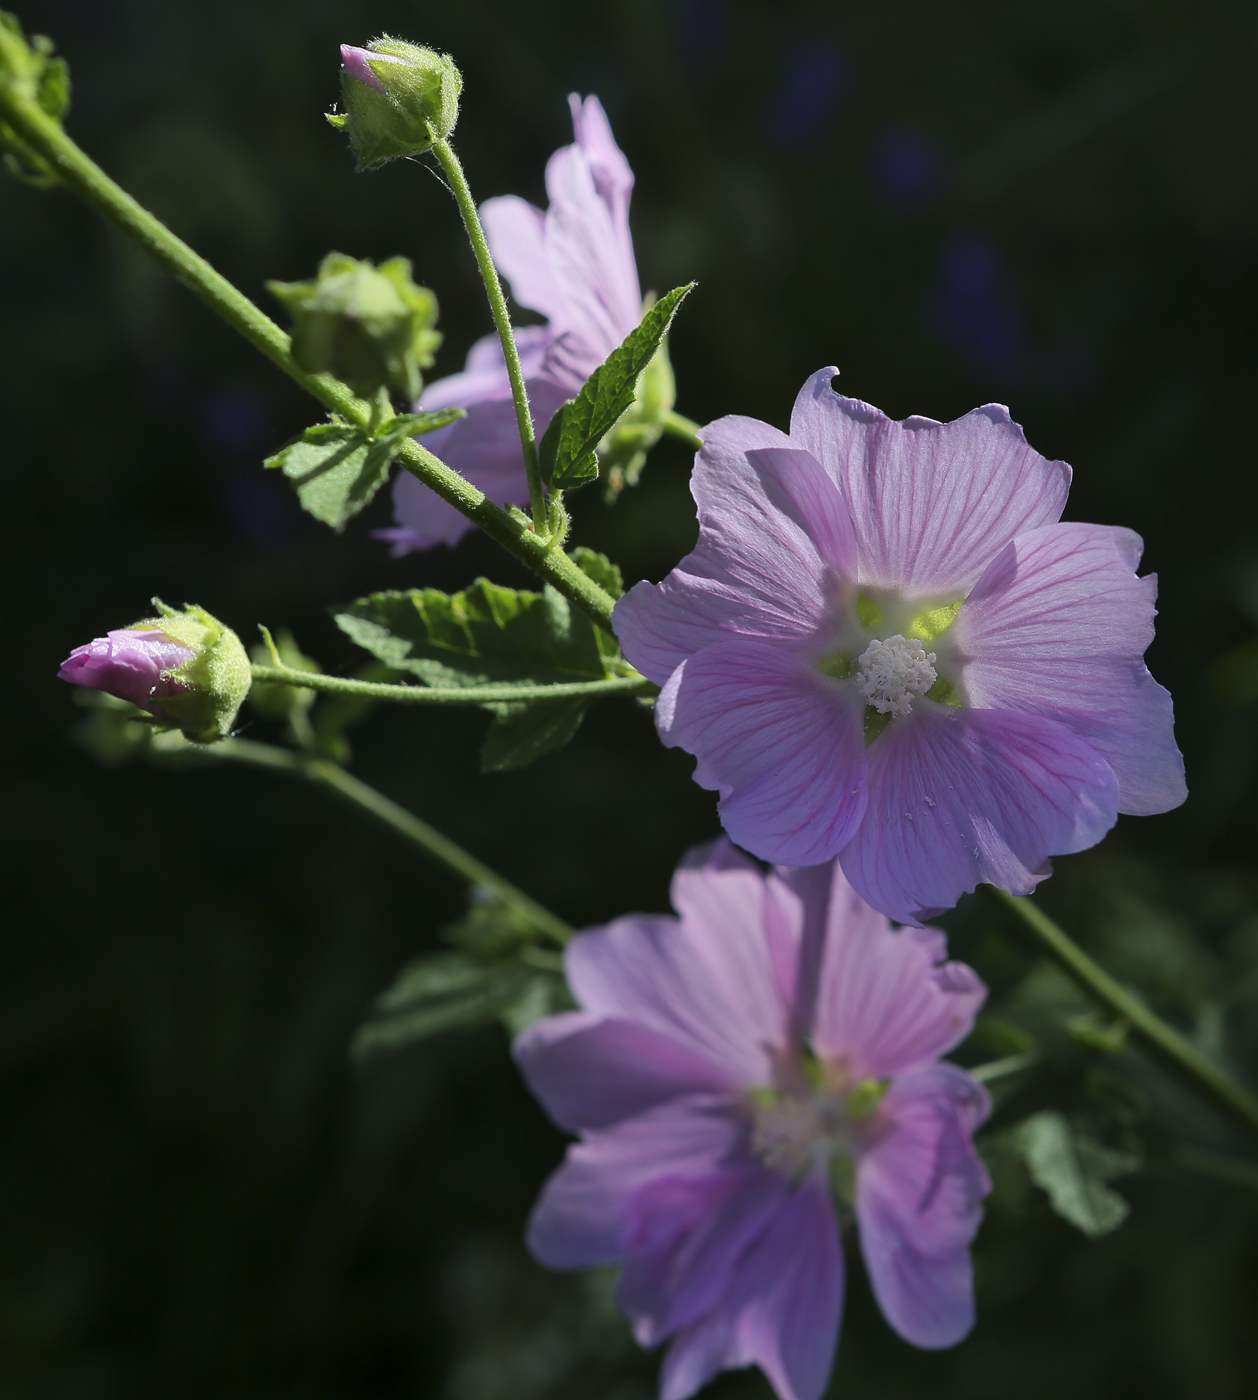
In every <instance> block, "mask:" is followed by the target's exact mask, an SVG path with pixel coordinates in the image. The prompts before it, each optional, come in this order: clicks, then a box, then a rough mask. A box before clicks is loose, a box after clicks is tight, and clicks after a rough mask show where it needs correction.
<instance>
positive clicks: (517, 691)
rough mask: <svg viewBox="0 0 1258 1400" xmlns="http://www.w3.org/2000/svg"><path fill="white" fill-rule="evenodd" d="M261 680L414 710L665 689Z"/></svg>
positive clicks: (286, 671)
mask: <svg viewBox="0 0 1258 1400" xmlns="http://www.w3.org/2000/svg"><path fill="white" fill-rule="evenodd" d="M252 671H253V679H254V680H255V681H266V682H267V683H269V684H272V685H293V686H299V687H301V689H303V690H320V691H324V692H326V693H327V694H329V695H361V696H364V697H365V698H367V699H370V700H397V701H401V702H402V703H403V704H410V705H499V704H510V703H511V702H513V701H519V700H561V699H567V698H568V697H569V696H574V695H590V696H600V695H630V696H632V695H652V694H658V693H659V687H658V686H656V685H655V684H653V683H652V682H651V681H649V680H647V679H646V677H645V676H625V677H623V678H620V679H617V680H609V681H561V682H559V683H558V684H556V685H476V686H465V687H458V686H440V687H438V686H427V685H388V684H385V683H383V682H379V681H359V680H354V679H352V678H351V677H348V676H325V675H323V674H322V673H321V672H318V671H295V670H293V669H292V668H291V667H288V666H254V667H253V668H252Z"/></svg>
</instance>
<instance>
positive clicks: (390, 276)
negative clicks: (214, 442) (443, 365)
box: [267, 253, 441, 399]
mask: <svg viewBox="0 0 1258 1400" xmlns="http://www.w3.org/2000/svg"><path fill="white" fill-rule="evenodd" d="M267 287H268V289H269V290H270V291H271V292H272V293H273V294H274V295H275V296H277V297H278V298H279V299H280V300H281V301H282V302H283V303H284V304H285V305H286V306H287V307H288V309H289V311H290V312H291V313H292V316H293V359H294V360H296V361H297V363H298V365H299V366H300V367H301V368H302V369H304V370H305V371H306V372H307V373H308V374H323V373H325V372H326V373H329V374H334V375H336V377H337V378H338V379H340V380H343V381H344V382H345V383H346V384H348V385H349V387H350V388H351V389H352V390H353V391H354V392H355V393H356V394H358V395H359V396H360V397H362V398H370V397H371V396H372V395H373V394H374V393H375V392H376V391H377V390H378V389H381V388H385V387H387V388H391V389H398V390H400V391H401V392H402V393H403V394H405V395H406V396H407V397H408V398H411V399H415V398H418V397H419V391H420V389H421V388H422V387H423V382H424V381H423V377H422V376H421V374H420V370H421V369H426V368H427V367H428V366H429V365H430V364H432V357H433V352H434V351H435V350H436V348H437V346H439V345H440V344H441V332H440V331H438V330H436V329H435V326H436V324H437V298H436V296H435V295H434V294H433V293H432V292H430V291H429V290H428V288H427V287H418V286H416V285H415V283H414V282H412V281H411V265H410V262H409V261H408V259H406V258H390V259H389V261H388V262H385V263H381V264H380V266H379V267H375V266H373V264H372V263H370V262H367V261H363V262H360V261H359V260H358V259H357V258H350V257H346V255H345V254H344V253H329V254H328V255H327V257H326V258H324V260H323V262H322V263H321V264H320V265H319V275H318V276H317V277H316V278H315V279H314V280H313V281H312V282H268V283H267Z"/></svg>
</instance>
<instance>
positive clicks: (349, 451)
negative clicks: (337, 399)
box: [262, 408, 465, 531]
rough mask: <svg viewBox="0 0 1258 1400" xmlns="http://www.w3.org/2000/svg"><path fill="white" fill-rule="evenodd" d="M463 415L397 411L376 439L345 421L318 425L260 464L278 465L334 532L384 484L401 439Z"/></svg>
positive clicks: (452, 410) (453, 411)
mask: <svg viewBox="0 0 1258 1400" xmlns="http://www.w3.org/2000/svg"><path fill="white" fill-rule="evenodd" d="M464 416H465V411H464V410H463V409H461V408H443V409H439V410H438V411H437V412H435V413H402V414H398V415H397V417H395V418H391V419H389V421H388V422H387V423H386V424H385V425H384V428H383V429H382V430H381V431H380V432H378V433H377V434H376V436H375V437H371V436H369V435H368V434H367V432H366V431H364V429H362V428H357V427H353V426H351V425H350V424H347V423H340V422H334V423H318V424H316V425H315V426H314V427H312V428H307V429H306V430H305V431H304V432H303V433H301V434H300V435H299V436H298V437H296V438H294V439H293V440H292V442H290V443H288V444H287V446H285V447H282V448H281V449H280V450H279V451H278V452H276V453H274V454H273V455H272V456H270V457H268V458H267V459H266V461H265V462H263V464H262V465H263V466H264V467H278V468H279V469H280V470H281V471H282V472H283V473H284V475H285V476H286V477H288V479H289V480H290V481H291V482H292V483H293V485H294V486H295V487H296V488H297V498H298V500H300V502H301V504H302V508H303V509H305V510H307V511H309V513H310V514H311V515H313V516H314V517H315V519H316V520H322V521H323V523H324V524H325V525H330V526H331V527H332V528H333V529H334V530H338V531H339V530H343V529H344V528H345V526H346V524H347V523H348V522H349V521H350V520H352V519H353V517H354V516H355V515H357V514H358V512H359V511H360V510H362V509H363V507H364V506H366V505H367V504H368V503H369V502H370V501H371V499H372V497H373V496H374V495H375V494H376V492H377V491H378V490H379V489H380V487H381V486H382V485H383V484H384V481H385V479H386V477H387V476H388V474H389V467H390V466H391V465H392V463H393V458H394V457H395V456H396V455H397V450H398V448H399V447H400V446H401V445H402V442H403V441H404V440H405V439H406V438H408V437H416V436H418V435H419V434H421V433H429V432H432V431H433V430H434V429H435V428H443V427H445V426H446V424H447V423H453V422H455V421H456V420H457V419H459V418H462V417H464Z"/></svg>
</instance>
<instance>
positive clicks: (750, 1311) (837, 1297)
mask: <svg viewBox="0 0 1258 1400" xmlns="http://www.w3.org/2000/svg"><path fill="white" fill-rule="evenodd" d="M838 1236H839V1232H838V1227H837V1225H836V1223H835V1219H834V1209H833V1207H832V1206H831V1204H830V1197H829V1192H828V1190H827V1188H826V1186H825V1183H824V1181H823V1180H821V1179H819V1177H818V1176H816V1175H814V1176H810V1177H809V1178H808V1179H807V1180H805V1181H804V1182H803V1183H801V1185H800V1186H799V1187H798V1188H797V1189H796V1190H795V1191H794V1192H793V1193H792V1194H791V1195H790V1196H789V1197H788V1198H787V1200H786V1201H785V1203H784V1204H783V1205H782V1208H781V1209H780V1210H779V1211H778V1213H777V1214H776V1216H775V1217H774V1218H773V1220H772V1222H771V1223H770V1224H769V1226H768V1228H767V1229H766V1230H765V1231H764V1233H763V1234H762V1235H761V1236H760V1238H759V1239H758V1240H757V1241H756V1242H755V1243H754V1244H753V1245H752V1246H751V1247H750V1248H749V1249H748V1250H747V1251H746V1252H745V1253H744V1254H743V1256H742V1258H741V1259H740V1260H739V1262H738V1264H737V1266H736V1268H735V1269H734V1272H733V1274H732V1277H731V1279H730V1283H729V1287H728V1290H727V1292H726V1294H725V1297H724V1298H723V1299H722V1300H721V1302H720V1303H719V1304H718V1306H717V1307H715V1308H714V1309H713V1310H712V1312H711V1313H709V1314H708V1316H707V1317H705V1318H703V1319H702V1320H700V1321H698V1322H696V1323H695V1324H694V1325H693V1326H691V1327H688V1328H686V1329H685V1330H684V1331H683V1332H681V1333H680V1334H679V1335H678V1337H677V1340H676V1341H675V1342H674V1343H673V1345H672V1346H671V1347H670V1348H669V1351H668V1356H667V1357H666V1358H665V1361H664V1367H663V1371H662V1373H661V1376H660V1397H661V1400H688V1397H689V1396H691V1395H693V1394H694V1393H695V1391H697V1390H698V1389H699V1388H700V1387H701V1386H703V1385H705V1384H706V1383H707V1382H708V1381H709V1380H711V1379H712V1377H713V1376H714V1375H716V1373H717V1372H718V1371H722V1370H730V1369H733V1368H735V1367H740V1366H752V1365H756V1366H759V1367H760V1369H761V1370H762V1371H763V1372H764V1374H765V1375H766V1376H767V1377H768V1379H769V1381H770V1383H771V1384H772V1386H773V1388H774V1390H775V1391H776V1392H777V1394H778V1397H779V1400H820V1396H821V1395H822V1394H823V1393H824V1391H825V1388H826V1383H827V1381H828V1380H829V1377H830V1368H831V1366H832V1365H833V1364H834V1351H835V1346H836V1345H837V1343H838V1335H839V1315H840V1313H841V1311H842V1306H843V1257H842V1254H841V1252H840V1249H839V1237H838Z"/></svg>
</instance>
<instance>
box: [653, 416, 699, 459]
mask: <svg viewBox="0 0 1258 1400" xmlns="http://www.w3.org/2000/svg"><path fill="white" fill-rule="evenodd" d="M661 427H662V428H663V429H664V431H665V432H666V433H667V434H668V435H669V437H675V438H680V439H681V440H682V442H684V443H687V444H688V445H689V446H691V447H693V448H694V450H695V451H696V452H698V450H699V449H700V448H701V447H702V446H703V439H702V438H701V437H700V436H699V433H700V431H701V429H700V427H699V424H698V423H696V422H695V421H694V420H693V419H691V418H687V417H685V416H684V415H683V414H680V413H674V412H673V410H672V409H671V408H670V409H669V410H668V412H667V413H666V414H665V415H664V421H663V423H662V424H661Z"/></svg>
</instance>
